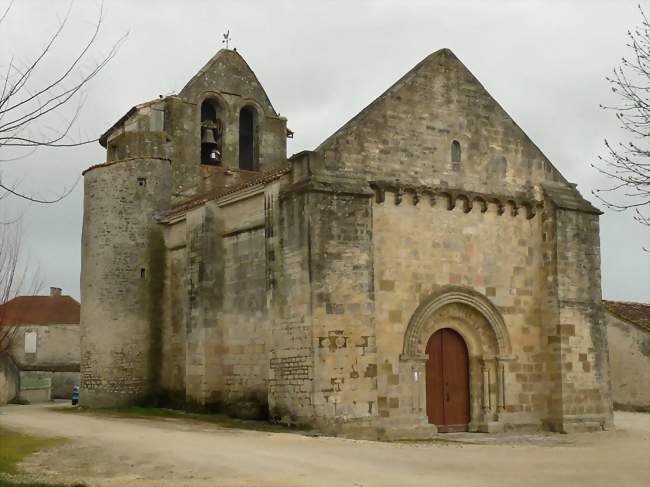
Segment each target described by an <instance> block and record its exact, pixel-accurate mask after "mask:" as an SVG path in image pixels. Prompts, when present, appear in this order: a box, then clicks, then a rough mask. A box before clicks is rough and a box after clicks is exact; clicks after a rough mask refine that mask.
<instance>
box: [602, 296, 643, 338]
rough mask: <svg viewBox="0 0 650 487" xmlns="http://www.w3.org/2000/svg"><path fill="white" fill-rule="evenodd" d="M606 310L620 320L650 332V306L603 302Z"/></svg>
mask: <svg viewBox="0 0 650 487" xmlns="http://www.w3.org/2000/svg"><path fill="white" fill-rule="evenodd" d="M603 303H605V306H606V307H607V310H608V311H609V312H610V313H611V314H613V315H614V316H616V317H617V318H620V319H621V320H624V321H627V322H629V323H632V324H634V325H636V326H638V327H639V328H642V329H644V330H646V331H650V304H647V303H631V302H629V301H605V300H603Z"/></svg>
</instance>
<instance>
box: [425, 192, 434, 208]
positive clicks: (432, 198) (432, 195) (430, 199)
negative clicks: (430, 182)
mask: <svg viewBox="0 0 650 487" xmlns="http://www.w3.org/2000/svg"><path fill="white" fill-rule="evenodd" d="M427 193H429V204H431V206H436V193H435V192H434V191H427Z"/></svg>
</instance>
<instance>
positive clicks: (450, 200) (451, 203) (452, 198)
mask: <svg viewBox="0 0 650 487" xmlns="http://www.w3.org/2000/svg"><path fill="white" fill-rule="evenodd" d="M444 194H445V195H446V196H447V210H449V211H451V210H453V209H454V208H456V195H455V194H452V193H444Z"/></svg>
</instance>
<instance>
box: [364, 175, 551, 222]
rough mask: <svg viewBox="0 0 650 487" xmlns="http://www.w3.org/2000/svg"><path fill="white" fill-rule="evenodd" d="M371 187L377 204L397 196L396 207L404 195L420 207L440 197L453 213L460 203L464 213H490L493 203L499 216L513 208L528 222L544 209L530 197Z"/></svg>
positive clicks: (384, 183) (388, 184) (385, 183)
mask: <svg viewBox="0 0 650 487" xmlns="http://www.w3.org/2000/svg"><path fill="white" fill-rule="evenodd" d="M370 187H371V188H372V189H373V191H374V192H375V198H376V201H377V203H383V202H384V201H385V200H386V192H390V193H393V194H394V197H395V200H394V203H395V204H396V205H399V204H400V203H401V202H402V200H403V197H404V194H405V193H411V194H412V195H413V198H412V201H413V204H414V205H417V204H418V203H420V201H422V199H423V197H425V196H426V197H428V199H429V202H430V204H431V206H434V205H435V204H436V202H437V198H436V197H437V196H440V197H441V199H442V201H443V202H444V203H445V204H446V208H447V210H453V209H454V208H456V206H457V204H459V203H461V207H462V209H463V212H465V213H469V212H470V211H472V209H473V208H474V207H475V206H476V207H478V208H480V210H481V213H485V212H486V211H487V209H488V203H494V204H495V205H496V206H497V214H498V215H503V214H504V213H505V212H506V206H508V207H509V208H510V212H509V213H510V215H511V216H517V215H518V214H519V210H520V209H521V208H525V209H526V218H527V219H531V218H533V217H534V216H535V215H536V214H537V209H538V208H542V207H543V202H542V201H538V200H536V199H535V198H534V197H533V196H532V195H530V194H518V195H516V196H513V195H501V194H488V193H477V192H474V191H467V190H463V189H450V188H445V187H439V188H437V187H436V188H434V187H431V186H415V185H409V184H402V183H400V182H399V181H394V182H389V181H371V182H370Z"/></svg>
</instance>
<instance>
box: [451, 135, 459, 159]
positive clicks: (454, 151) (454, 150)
mask: <svg viewBox="0 0 650 487" xmlns="http://www.w3.org/2000/svg"><path fill="white" fill-rule="evenodd" d="M451 162H460V142H458V141H457V140H454V141H453V142H452V143H451Z"/></svg>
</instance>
